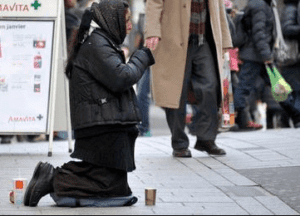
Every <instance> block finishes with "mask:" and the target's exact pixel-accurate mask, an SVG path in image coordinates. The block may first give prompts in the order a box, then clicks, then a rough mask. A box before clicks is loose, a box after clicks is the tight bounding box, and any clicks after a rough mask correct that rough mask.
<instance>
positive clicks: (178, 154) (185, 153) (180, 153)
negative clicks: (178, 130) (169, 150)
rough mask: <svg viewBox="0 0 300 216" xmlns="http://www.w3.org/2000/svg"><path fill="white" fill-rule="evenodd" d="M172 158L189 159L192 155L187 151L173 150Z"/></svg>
mask: <svg viewBox="0 0 300 216" xmlns="http://www.w3.org/2000/svg"><path fill="white" fill-rule="evenodd" d="M173 156H174V157H182V158H191V157H192V153H191V151H190V150H189V149H183V150H173Z"/></svg>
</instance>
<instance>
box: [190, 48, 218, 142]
mask: <svg viewBox="0 0 300 216" xmlns="http://www.w3.org/2000/svg"><path fill="white" fill-rule="evenodd" d="M218 82H219V81H218V79H217V70H216V67H215V62H214V59H213V55H212V52H211V50H210V47H209V45H208V44H207V43H206V44H204V45H202V46H200V47H197V49H196V51H195V53H194V56H193V62H192V78H191V83H192V87H193V90H194V93H195V98H196V99H197V104H195V105H194V108H195V110H197V112H195V115H194V116H193V122H194V127H195V135H196V136H197V140H215V139H216V136H217V132H218V102H217V100H218V99H217V94H218V92H217V91H218Z"/></svg>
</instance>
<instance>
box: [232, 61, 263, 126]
mask: <svg viewBox="0 0 300 216" xmlns="http://www.w3.org/2000/svg"><path fill="white" fill-rule="evenodd" d="M263 69H264V64H262V63H257V62H252V61H244V63H243V64H242V67H241V70H240V75H239V84H238V87H237V88H236V90H235V93H234V106H235V109H236V110H237V112H238V116H237V118H236V123H237V124H238V126H239V127H240V129H246V128H252V127H251V126H253V125H249V123H250V122H252V120H251V117H250V112H249V104H248V102H247V99H248V97H249V95H250V93H251V91H253V90H254V88H255V81H256V79H257V77H258V76H259V75H260V73H261V70H263ZM254 126H256V125H254ZM257 126H258V125H257ZM253 128H256V127H253ZM257 128H259V127H257Z"/></svg>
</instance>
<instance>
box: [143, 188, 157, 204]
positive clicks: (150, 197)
mask: <svg viewBox="0 0 300 216" xmlns="http://www.w3.org/2000/svg"><path fill="white" fill-rule="evenodd" d="M155 201H156V189H154V188H146V189H145V204H146V205H148V206H153V205H155Z"/></svg>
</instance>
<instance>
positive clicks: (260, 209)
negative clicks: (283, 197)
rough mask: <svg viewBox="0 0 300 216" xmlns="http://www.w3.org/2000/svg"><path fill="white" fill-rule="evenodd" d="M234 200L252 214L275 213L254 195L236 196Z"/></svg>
mask: <svg viewBox="0 0 300 216" xmlns="http://www.w3.org/2000/svg"><path fill="white" fill-rule="evenodd" d="M234 200H235V201H236V202H237V204H239V206H241V207H242V208H243V209H245V210H246V211H247V212H248V213H249V214H250V215H273V214H274V213H272V212H271V211H269V210H268V209H267V208H266V207H264V206H263V205H262V204H261V203H260V202H258V201H257V200H256V199H254V198H252V197H235V198H234Z"/></svg>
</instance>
